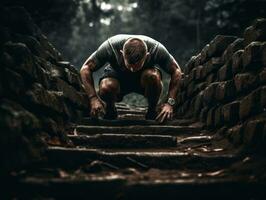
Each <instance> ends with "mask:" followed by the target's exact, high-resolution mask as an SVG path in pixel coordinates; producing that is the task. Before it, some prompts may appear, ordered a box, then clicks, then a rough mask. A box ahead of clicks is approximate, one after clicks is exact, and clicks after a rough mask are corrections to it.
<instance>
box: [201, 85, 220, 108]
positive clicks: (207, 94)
mask: <svg viewBox="0 0 266 200" xmlns="http://www.w3.org/2000/svg"><path fill="white" fill-rule="evenodd" d="M218 85H219V82H214V83H211V84H210V85H209V86H207V87H206V88H205V90H204V92H203V99H204V103H205V105H209V104H212V103H213V101H214V98H215V93H216V88H217V86H218Z"/></svg>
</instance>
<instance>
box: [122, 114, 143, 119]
mask: <svg viewBox="0 0 266 200" xmlns="http://www.w3.org/2000/svg"><path fill="white" fill-rule="evenodd" d="M117 119H118V120H145V115H144V114H138V115H136V114H119V115H118V117H117Z"/></svg>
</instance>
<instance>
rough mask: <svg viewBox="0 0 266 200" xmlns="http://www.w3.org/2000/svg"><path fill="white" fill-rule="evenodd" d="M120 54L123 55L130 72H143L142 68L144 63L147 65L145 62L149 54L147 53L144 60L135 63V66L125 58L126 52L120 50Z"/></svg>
mask: <svg viewBox="0 0 266 200" xmlns="http://www.w3.org/2000/svg"><path fill="white" fill-rule="evenodd" d="M120 52H121V53H122V55H123V58H124V63H125V66H126V68H127V69H128V70H130V71H131V72H137V71H139V70H141V68H142V67H143V65H144V63H145V60H146V59H147V57H148V55H149V53H147V54H146V55H145V56H144V58H142V60H140V61H139V62H137V63H134V64H130V63H128V61H127V59H126V58H125V55H124V52H123V51H122V50H120Z"/></svg>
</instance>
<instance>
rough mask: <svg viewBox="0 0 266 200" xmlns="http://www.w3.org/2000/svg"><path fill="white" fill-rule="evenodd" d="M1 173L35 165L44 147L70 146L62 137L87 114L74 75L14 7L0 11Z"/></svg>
mask: <svg viewBox="0 0 266 200" xmlns="http://www.w3.org/2000/svg"><path fill="white" fill-rule="evenodd" d="M0 10H1V12H0V21H1V23H0V24H1V25H0V48H1V57H0V71H1V72H0V79H1V81H0V96H1V100H0V148H1V150H0V151H1V153H0V155H1V158H0V159H1V161H2V164H1V167H0V168H1V169H0V171H2V172H3V171H5V170H6V169H12V168H14V167H21V166H23V165H24V164H27V163H29V162H30V161H32V160H35V159H39V153H40V151H41V150H42V149H43V147H45V145H47V144H50V145H53V144H61V145H70V144H69V143H68V141H67V139H66V136H65V132H66V131H67V128H68V127H69V126H70V125H71V123H72V122H74V121H75V120H77V119H79V118H80V117H82V115H83V112H84V111H85V112H88V110H87V109H88V107H87V106H88V103H87V99H86V96H85V93H84V91H83V90H82V85H81V80H80V77H79V72H78V71H77V70H76V68H75V67H74V66H72V65H70V64H69V63H68V62H65V61H63V59H62V56H61V55H60V53H59V52H58V51H57V50H56V49H55V48H54V47H53V46H52V45H51V44H50V43H49V42H48V40H47V38H46V37H45V36H44V35H43V34H42V32H41V31H40V30H39V28H38V27H37V26H36V25H35V24H34V22H33V21H32V19H31V18H30V16H29V15H28V13H27V12H26V11H25V10H24V9H23V8H20V7H14V8H1V9H0Z"/></svg>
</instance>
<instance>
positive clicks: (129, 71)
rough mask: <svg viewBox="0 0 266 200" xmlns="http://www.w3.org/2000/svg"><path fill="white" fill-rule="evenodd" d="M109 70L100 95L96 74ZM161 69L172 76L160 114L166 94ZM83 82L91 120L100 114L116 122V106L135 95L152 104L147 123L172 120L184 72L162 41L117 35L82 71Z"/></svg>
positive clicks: (104, 76) (101, 48) (139, 36)
mask: <svg viewBox="0 0 266 200" xmlns="http://www.w3.org/2000/svg"><path fill="white" fill-rule="evenodd" d="M103 66H105V68H104V73H103V75H102V77H101V78H100V80H99V91H98V93H96V91H95V87H94V81H93V76H92V74H93V72H95V71H96V70H98V69H99V68H101V67H103ZM157 66H160V68H161V69H163V70H164V71H165V72H166V73H168V74H170V75H171V80H170V84H169V90H168V94H167V101H166V102H165V103H164V104H162V105H161V109H160V112H159V113H157V111H156V106H157V103H158V101H159V99H160V95H161V92H162V86H163V85H162V73H161V71H160V70H159V68H158V67H157ZM80 74H81V79H82V82H83V85H84V87H85V91H86V93H87V95H88V99H89V102H90V108H91V111H90V112H91V113H90V115H91V117H97V116H98V115H99V114H100V115H102V116H104V118H105V119H116V118H117V111H116V108H115V102H119V101H122V99H123V96H124V95H126V94H129V93H131V92H136V93H139V94H142V95H144V96H145V97H146V98H147V101H148V111H147V113H146V116H145V117H146V119H150V120H155V119H156V120H158V121H160V122H163V121H164V120H169V119H172V117H173V107H174V105H175V102H176V100H175V99H176V96H177V92H178V90H179V84H180V83H179V82H180V79H181V75H182V72H181V68H180V67H179V65H178V64H177V62H176V60H175V59H174V58H173V56H172V55H171V54H169V52H168V51H167V49H166V48H165V47H164V46H163V45H162V44H161V43H160V42H158V41H156V40H154V39H152V38H150V37H147V36H144V35H126V34H123V35H122V34H121V35H116V36H113V37H111V38H109V39H108V40H106V41H105V42H103V43H102V44H101V46H100V47H99V48H98V49H97V50H96V51H95V52H94V53H93V54H92V55H91V56H90V57H89V58H88V59H87V60H86V62H85V63H84V64H83V66H82V68H81V70H80Z"/></svg>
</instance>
